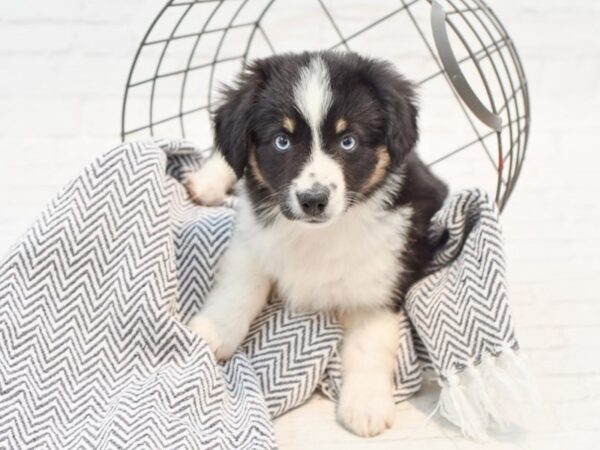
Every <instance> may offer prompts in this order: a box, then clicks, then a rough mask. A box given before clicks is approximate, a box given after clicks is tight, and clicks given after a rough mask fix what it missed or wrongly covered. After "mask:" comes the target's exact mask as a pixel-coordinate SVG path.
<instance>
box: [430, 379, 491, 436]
mask: <svg viewBox="0 0 600 450" xmlns="http://www.w3.org/2000/svg"><path fill="white" fill-rule="evenodd" d="M441 385H442V391H441V392H440V400H439V411H440V414H441V415H442V416H444V417H445V418H446V419H448V420H449V421H450V422H452V423H453V424H455V425H457V426H458V427H459V428H460V429H461V431H462V433H463V434H464V435H465V436H467V437H471V438H475V439H485V438H486V437H487V433H486V428H487V426H488V421H487V414H485V411H483V409H482V408H481V405H480V404H479V402H478V401H476V399H475V398H474V397H473V396H472V395H471V393H469V392H468V390H467V388H466V387H465V386H462V385H461V377H460V376H459V375H457V374H451V375H448V377H447V378H446V380H445V381H443V382H442V383H441ZM474 400H475V401H474Z"/></svg>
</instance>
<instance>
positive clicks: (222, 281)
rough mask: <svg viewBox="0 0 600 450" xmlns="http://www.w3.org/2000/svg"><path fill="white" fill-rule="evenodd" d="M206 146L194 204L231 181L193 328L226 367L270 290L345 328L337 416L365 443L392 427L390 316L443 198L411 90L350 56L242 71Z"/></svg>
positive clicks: (416, 270)
mask: <svg viewBox="0 0 600 450" xmlns="http://www.w3.org/2000/svg"><path fill="white" fill-rule="evenodd" d="M214 126H215V136H216V137H215V139H216V151H215V153H214V154H213V155H212V156H211V157H210V159H209V160H208V161H207V162H206V163H205V165H204V166H203V167H202V168H201V169H200V170H199V171H198V172H196V173H194V174H192V175H191V176H190V177H189V178H188V181H187V187H188V190H189V192H190V194H191V196H192V197H193V198H194V199H195V200H196V201H198V202H199V203H201V204H204V205H214V204H218V203H221V202H222V201H223V200H224V198H225V197H226V195H227V194H228V191H229V190H230V189H231V187H232V186H233V184H234V183H235V182H236V181H237V180H238V179H240V178H241V179H242V180H241V182H240V183H239V189H238V193H239V196H240V206H239V211H238V215H237V221H236V228H235V232H234V236H233V238H232V241H231V245H230V247H229V249H228V250H227V252H226V253H225V255H224V257H223V259H222V261H221V265H220V269H219V270H220V272H219V276H218V279H217V282H216V285H215V287H214V289H213V290H212V292H211V293H210V294H209V296H208V298H207V300H206V303H205V305H204V307H203V309H202V311H201V312H200V314H199V315H197V316H195V317H194V318H193V319H192V321H191V322H190V327H191V328H192V329H193V330H195V331H196V332H198V333H199V334H200V335H202V336H203V337H204V338H205V339H206V340H207V341H208V343H209V345H210V346H211V348H212V350H213V351H214V352H215V354H216V356H217V358H219V359H226V358H229V357H230V356H231V355H232V354H233V352H234V351H235V350H236V348H237V347H238V346H239V345H240V343H241V342H242V340H243V339H244V337H245V336H246V333H247V332H248V328H249V326H250V324H251V322H252V321H253V319H254V318H255V317H256V316H257V314H258V313H259V312H260V311H261V309H262V308H263V306H264V305H265V303H266V301H267V297H268V296H269V293H270V291H271V289H272V288H275V289H277V291H278V293H279V295H280V296H281V298H282V299H284V300H285V301H286V302H287V305H288V306H290V307H291V308H293V309H296V310H304V311H306V310H309V311H323V310H331V311H335V312H336V313H337V314H338V315H339V317H340V320H341V323H342V324H343V327H344V341H343V348H342V361H343V363H342V365H343V366H342V370H343V374H342V375H343V385H342V391H341V395H340V399H339V403H338V410H337V411H338V413H337V414H338V419H339V421H340V422H341V423H342V424H343V425H344V426H345V427H347V428H348V429H350V430H351V431H353V432H355V433H356V434H359V435H363V436H371V435H375V434H378V433H381V432H382V431H384V430H385V429H386V428H388V427H389V426H390V425H391V424H392V421H393V418H394V401H393V398H392V388H393V372H394V365H395V358H396V351H397V348H398V340H399V326H398V319H397V315H396V314H395V311H396V309H397V307H398V305H399V304H401V302H402V301H403V297H404V295H405V294H406V291H407V289H408V287H409V286H410V285H411V284H412V283H413V282H414V281H415V280H417V279H418V278H419V277H420V276H421V275H422V272H423V269H424V267H425V266H426V264H427V263H428V261H429V260H430V258H431V257H432V253H433V251H434V249H433V246H432V245H431V244H430V243H429V242H428V240H427V230H428V224H429V221H430V219H431V216H432V215H433V214H434V212H435V211H436V210H438V209H439V208H440V206H441V205H442V202H443V200H444V198H445V196H446V193H447V190H446V187H445V185H444V184H443V183H442V182H441V181H439V180H438V179H437V178H435V177H434V176H433V175H432V174H431V172H429V170H428V169H427V168H426V167H425V166H424V165H423V163H422V162H421V161H420V160H419V159H418V157H417V156H416V155H415V153H414V152H413V148H414V146H415V143H416V141H417V138H418V131H417V107H416V104H415V93H414V91H413V87H412V85H411V84H410V83H409V82H408V81H406V80H405V79H404V78H403V77H402V76H400V75H399V74H398V73H397V72H396V71H395V70H394V69H393V68H392V66H391V65H390V64H387V63H385V62H382V61H377V60H373V59H368V58H364V57H361V56H359V55H356V54H352V53H343V54H342V53H333V52H319V53H302V54H286V55H281V56H274V57H271V58H267V59H261V60H257V61H255V62H253V63H252V64H250V65H249V66H248V67H247V68H246V69H245V70H244V71H243V73H242V74H241V75H240V76H239V79H238V81H237V83H236V84H235V86H233V87H230V88H227V89H226V91H225V100H224V102H223V104H222V105H221V106H220V107H219V108H218V109H217V110H216V114H215V116H214Z"/></svg>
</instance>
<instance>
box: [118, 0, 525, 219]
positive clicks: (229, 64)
mask: <svg viewBox="0 0 600 450" xmlns="http://www.w3.org/2000/svg"><path fill="white" fill-rule="evenodd" d="M316 49H339V50H353V51H357V52H359V53H362V54H365V55H368V56H374V57H380V58H383V59H387V60H389V61H391V62H393V63H395V65H396V66H397V68H398V70H399V71H400V72H402V73H403V74H404V75H406V76H407V77H408V78H409V79H412V80H413V81H415V82H416V84H417V85H418V86H419V94H420V99H421V100H420V102H421V114H420V128H421V140H420V143H419V146H418V151H419V154H420V156H421V157H422V158H423V159H424V161H425V162H426V163H428V164H429V165H430V166H433V168H434V170H435V171H436V172H438V173H440V175H441V176H442V177H443V178H445V179H446V180H450V181H451V183H450V185H451V187H452V188H461V187H467V186H473V185H478V186H483V187H484V188H487V189H488V190H490V191H491V192H493V193H495V199H496V203H497V205H498V207H499V208H500V210H502V209H503V208H504V206H505V205H506V203H507V201H508V199H509V197H510V195H511V193H512V192H513V190H514V186H515V184H516V182H517V180H518V178H519V174H520V172H521V167H522V164H523V159H524V157H525V151H526V148H527V139H528V134H529V121H530V112H529V94H528V89H527V81H526V79H525V75H524V72H523V68H522V65H521V61H520V59H519V56H518V54H517V51H516V49H515V47H514V45H513V42H512V40H511V39H510V37H509V36H508V34H507V33H506V30H505V29H504V27H503V25H502V24H501V23H500V21H499V20H498V18H497V17H496V15H495V14H494V13H493V12H492V11H491V10H490V8H489V7H488V6H487V5H486V4H485V3H484V2H483V1H481V0H447V1H445V2H444V3H443V4H441V3H438V2H437V1H435V0H400V1H392V0H378V1H367V0H364V1H354V2H351V1H348V0H303V1H299V0H298V1H293V2H292V1H284V0H279V1H276V0H170V1H168V2H167V4H166V5H165V6H164V7H163V8H162V10H161V11H160V12H159V14H158V15H157V16H156V18H155V19H154V21H153V22H152V24H151V25H150V27H149V29H148V31H147V32H146V35H145V36H144V39H143V40H142V43H141V44H140V46H139V48H138V50H137V53H136V55H135V58H134V60H133V64H132V65H131V69H130V72H129V76H128V79H127V86H126V89H125V94H124V97H123V110H122V119H121V137H122V139H123V140H125V139H131V138H141V137H148V136H160V137H182V138H186V139H192V140H194V141H196V142H198V144H199V145H200V146H201V147H203V148H208V147H211V145H212V131H211V126H210V114H211V112H212V111H213V108H214V105H215V102H216V101H218V99H219V95H218V91H219V87H220V85H221V84H222V83H227V82H230V81H232V80H233V78H234V77H235V75H236V74H237V73H238V72H239V70H240V69H241V67H242V65H243V64H244V63H245V62H246V61H247V60H250V59H253V58H256V57H264V56H269V55H272V54H275V53H281V52H286V51H303V50H316Z"/></svg>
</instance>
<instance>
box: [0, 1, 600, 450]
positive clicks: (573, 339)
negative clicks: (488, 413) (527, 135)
mask: <svg viewBox="0 0 600 450" xmlns="http://www.w3.org/2000/svg"><path fill="white" fill-rule="evenodd" d="M281 1H285V0H281ZM327 1H329V2H332V3H335V4H337V5H340V3H339V1H337V0H327ZM345 1H349V0H345ZM369 1H370V0H369ZM379 1H384V0H379ZM294 2H295V8H300V9H301V8H304V7H305V5H306V7H307V8H308V6H310V5H313V3H315V2H314V1H313V0H302V2H301V3H300V5H298V2H300V0H294ZM290 3H291V1H290ZM366 3H367V1H366V0H365V4H366ZM488 3H490V4H491V6H492V7H493V8H494V10H495V11H496V13H497V14H498V15H499V17H500V18H501V19H502V20H503V22H504V24H505V25H506V27H507V29H508V31H509V33H510V34H511V36H512V37H513V39H514V41H515V43H516V46H517V48H518V49H519V51H520V54H521V57H522V59H523V63H524V66H525V70H526V72H527V76H528V79H529V83H530V90H531V97H532V118H533V122H532V134H531V141H530V146H529V154H528V157H527V161H526V164H525V168H524V172H523V174H522V177H521V180H520V183H519V186H518V187H517V189H516V192H515V194H514V196H513V198H512V200H511V202H510V204H509V207H508V210H507V211H506V214H505V215H504V216H503V220H504V227H505V232H506V241H507V252H508V256H509V270H510V278H511V282H512V283H511V284H512V291H513V305H514V312H515V316H516V320H517V324H518V325H519V326H520V327H519V329H520V331H521V338H522V341H523V347H524V348H525V349H526V350H528V352H529V353H530V354H531V359H532V362H533V365H534V368H535V369H536V370H537V373H538V375H539V376H540V379H541V383H542V385H543V387H545V388H546V390H547V391H548V392H549V397H550V398H552V399H553V402H554V404H555V407H556V410H557V413H558V415H559V416H560V417H561V419H562V421H563V424H564V425H565V427H566V428H564V429H563V430H562V431H561V430H554V431H552V433H554V434H549V433H548V432H547V433H545V434H544V433H541V434H534V435H531V436H528V437H523V435H520V436H516V435H515V436H513V437H512V438H510V439H509V440H507V441H506V444H507V446H506V448H514V447H513V445H512V444H511V442H513V440H514V441H515V442H517V443H518V444H515V445H519V446H520V448H539V446H540V445H544V446H545V447H546V448H555V447H558V446H559V445H562V443H564V442H568V443H569V444H570V445H571V447H572V448H593V446H594V445H595V444H594V443H596V444H597V443H598V442H600V424H599V422H598V421H597V411H598V406H600V405H599V404H598V394H599V392H600V375H599V374H600V365H599V364H598V359H597V357H596V356H595V355H597V353H598V350H599V347H600V344H599V342H600V339H599V338H600V332H599V330H600V309H599V307H598V304H599V303H598V301H599V300H600V299H599V298H598V293H597V292H598V289H597V287H596V283H597V280H598V279H600V257H599V253H600V234H598V231H597V230H598V229H599V225H600V202H599V201H598V196H599V194H600V177H599V176H598V173H599V169H598V167H600V151H598V148H597V147H598V142H600V128H599V119H600V83H599V82H598V80H600V33H598V24H599V23H600V2H598V1H597V0H571V1H565V0H548V1H541V0H520V1H518V2H517V1H506V0H504V1H503V0H493V1H492V0H489V2H488ZM162 4H163V0H60V1H49V0H12V1H2V2H0V254H2V253H4V252H5V251H6V249H7V248H8V246H9V245H10V243H11V242H13V241H15V240H16V239H17V238H18V236H19V234H20V233H21V232H22V231H23V230H24V229H25V227H26V226H27V225H28V224H29V223H30V222H31V221H32V220H33V219H34V217H35V216H36V215H37V214H38V213H39V211H40V210H41V209H42V207H43V206H44V204H45V203H46V202H47V201H48V200H49V199H50V198H51V197H52V196H53V195H54V193H55V192H56V190H57V189H58V188H59V187H60V186H62V185H63V184H64V183H65V182H66V181H67V180H68V179H69V178H71V177H72V176H74V175H75V174H77V172H78V171H79V170H80V168H81V167H82V166H83V165H84V164H85V163H86V162H87V161H89V160H90V159H91V158H93V156H94V155H96V154H97V153H98V152H100V151H103V150H105V149H107V148H110V147H112V146H114V145H115V143H117V142H118V141H119V135H118V134H119V131H120V130H119V127H120V114H121V96H122V94H123V87H124V85H125V80H126V77H127V73H128V69H129V66H130V63H131V59H132V57H133V53H134V51H135V48H136V46H137V44H138V42H139V40H140V39H141V37H142V35H143V32H144V31H145V29H146V28H147V26H148V25H149V23H150V21H151V20H152V18H153V17H154V15H155V14H156V12H157V11H158V10H159V9H160V8H161V7H162ZM313 6H314V5H313ZM307 11H308V9H307ZM280 25H281V26H284V25H285V24H280ZM590 354H593V355H594V356H590ZM419 401H420V402H421V403H419ZM432 401H433V400H432V397H430V398H428V397H424V399H421V400H417V402H416V405H417V407H416V408H415V407H414V406H411V404H405V405H403V406H402V408H401V411H400V412H399V418H398V422H399V424H398V426H397V429H396V431H392V432H390V433H389V434H387V435H384V440H383V441H380V442H382V445H385V444H383V443H385V442H387V443H388V444H389V445H392V444H393V445H392V447H393V448H400V447H398V443H397V442H395V441H393V438H394V436H396V437H398V436H399V437H398V439H405V438H406V433H405V435H402V434H401V432H402V431H406V427H407V426H408V427H409V428H410V426H413V428H414V427H419V426H420V425H421V424H422V419H423V418H424V416H425V415H426V412H428V411H429V410H430V408H431V404H432ZM331 408H332V405H330V404H329V403H327V402H323V401H321V402H319V401H315V402H313V403H311V404H310V405H309V406H307V409H300V410H297V411H295V412H293V413H291V414H289V415H287V416H285V417H284V418H282V419H281V420H280V421H278V424H277V431H278V435H279V438H280V441H281V443H282V447H285V448H295V447H294V445H295V444H297V443H298V442H299V439H298V437H299V436H301V437H302V440H301V442H302V446H299V447H297V448H304V447H309V446H310V445H309V444H310V443H314V445H315V446H319V443H323V442H327V443H328V445H329V446H330V447H332V448H366V447H365V441H356V440H352V439H351V438H350V437H348V436H347V435H345V434H343V432H342V431H341V430H339V429H337V428H335V427H334V425H333V423H332V420H333V414H332V411H331V410H330V409H331ZM309 414H315V417H316V419H310V417H309ZM411 418H412V419H411ZM315 421H317V422H318V423H316V422H315ZM406 424H412V425H406ZM403 427H404V428H403ZM397 430H400V431H397ZM394 433H396V434H394ZM398 433H400V434H398ZM417 433H418V434H419V437H420V438H421V439H427V440H426V441H421V445H422V447H423V448H427V449H428V450H430V449H433V448H437V447H436V446H438V447H439V448H447V445H448V442H449V441H451V442H452V445H453V447H455V448H470V447H471V444H468V443H464V442H463V441H462V440H461V439H460V437H459V436H457V435H456V434H455V433H454V432H453V431H452V430H450V431H449V430H448V429H447V428H444V427H443V424H441V423H434V422H431V423H430V424H429V425H428V427H427V429H426V430H425V431H423V430H421V431H417ZM561 433H562V434H561ZM565 433H566V434H565ZM569 433H570V434H569ZM409 434H410V433H409ZM414 434H415V431H414V430H413V431H412V435H414ZM338 438H339V440H338ZM507 439H508V438H507ZM511 439H512V440H511ZM509 441H510V442H509ZM400 444H402V443H400ZM576 444H577V445H576ZM336 445H338V447H336ZM353 446H354V447H353ZM392 447H387V448H392ZM417 447H418V446H417ZM375 448H376V446H375ZM411 448H413V447H412V446H411ZM503 448H504V447H503Z"/></svg>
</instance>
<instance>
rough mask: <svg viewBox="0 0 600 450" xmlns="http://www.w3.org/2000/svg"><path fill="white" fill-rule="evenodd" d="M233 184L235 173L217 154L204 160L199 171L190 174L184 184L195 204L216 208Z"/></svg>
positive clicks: (225, 197) (224, 198)
mask: <svg viewBox="0 0 600 450" xmlns="http://www.w3.org/2000/svg"><path fill="white" fill-rule="evenodd" d="M235 182H236V175H235V172H234V171H233V169H232V168H231V167H230V166H229V164H227V161H225V159H224V158H223V156H222V155H221V154H220V153H218V152H217V153H213V154H212V155H211V156H210V157H209V158H208V159H207V160H206V162H205V163H204V165H203V166H202V167H201V168H200V170H198V171H196V172H193V173H190V174H189V175H188V176H187V177H186V180H185V183H184V184H185V187H186V189H187V191H188V193H189V194H190V197H191V198H192V200H194V201H195V202H196V203H199V204H201V205H205V206H217V205H222V204H223V203H224V202H225V200H226V199H227V198H228V192H229V191H230V190H231V188H232V187H233V185H234V184H235Z"/></svg>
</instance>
